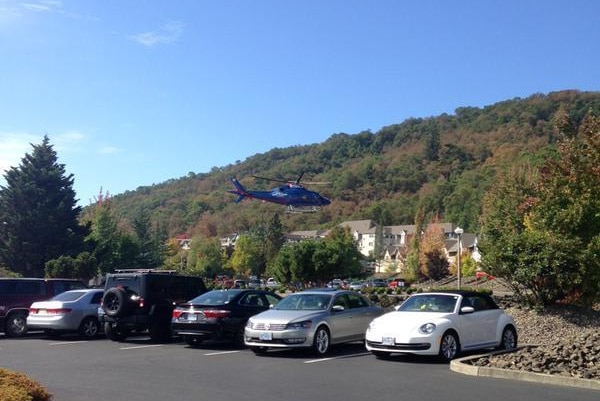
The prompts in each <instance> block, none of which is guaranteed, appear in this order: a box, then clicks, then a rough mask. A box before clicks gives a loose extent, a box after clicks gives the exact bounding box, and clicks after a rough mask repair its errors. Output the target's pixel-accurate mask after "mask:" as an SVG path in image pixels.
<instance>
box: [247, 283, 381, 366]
mask: <svg viewBox="0 0 600 401" xmlns="http://www.w3.org/2000/svg"><path fill="white" fill-rule="evenodd" d="M381 314H383V309H382V308H380V307H378V306H376V305H374V304H372V303H371V301H369V300H368V299H367V298H366V297H364V296H363V295H361V294H358V293H356V292H355V291H344V290H307V291H302V292H298V293H295V294H291V295H288V296H287V297H285V298H284V299H282V300H281V301H280V302H279V303H278V304H277V305H275V307H274V308H272V309H270V310H268V311H265V312H262V313H259V314H258V315H255V316H253V317H251V318H250V319H249V320H248V324H247V325H246V329H245V332H244V342H245V344H246V345H247V346H248V347H249V348H250V349H251V350H252V351H254V352H255V353H256V354H261V353H264V352H266V351H267V350H268V349H269V348H310V349H312V351H313V352H314V353H315V354H316V355H317V356H323V355H325V354H326V353H327V352H328V351H329V348H330V346H331V345H333V344H340V343H344V342H351V341H363V340H364V338H365V331H366V329H367V327H368V326H369V323H370V322H371V320H373V319H374V318H376V317H377V316H380V315H381Z"/></svg>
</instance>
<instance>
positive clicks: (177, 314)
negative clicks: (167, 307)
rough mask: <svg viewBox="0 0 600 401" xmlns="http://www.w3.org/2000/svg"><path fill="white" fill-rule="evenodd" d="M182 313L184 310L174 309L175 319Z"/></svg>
mask: <svg viewBox="0 0 600 401" xmlns="http://www.w3.org/2000/svg"><path fill="white" fill-rule="evenodd" d="M182 313H183V311H181V310H177V309H174V310H173V315H172V317H173V319H178V318H179V316H181V314H182Z"/></svg>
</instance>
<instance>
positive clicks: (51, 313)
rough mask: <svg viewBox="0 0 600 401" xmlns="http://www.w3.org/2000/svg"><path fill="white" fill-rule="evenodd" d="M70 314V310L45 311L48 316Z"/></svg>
mask: <svg viewBox="0 0 600 401" xmlns="http://www.w3.org/2000/svg"><path fill="white" fill-rule="evenodd" d="M69 312H71V309H68V308H61V309H46V313H48V314H49V315H66V314H67V313H69Z"/></svg>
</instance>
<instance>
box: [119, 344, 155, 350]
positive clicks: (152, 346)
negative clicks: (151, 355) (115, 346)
mask: <svg viewBox="0 0 600 401" xmlns="http://www.w3.org/2000/svg"><path fill="white" fill-rule="evenodd" d="M154 347H162V344H153V345H136V346H135V347H121V348H119V349H140V348H154Z"/></svg>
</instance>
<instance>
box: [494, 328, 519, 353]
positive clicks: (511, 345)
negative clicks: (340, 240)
mask: <svg viewBox="0 0 600 401" xmlns="http://www.w3.org/2000/svg"><path fill="white" fill-rule="evenodd" d="M517 340H518V338H517V331H516V330H515V328H514V327H512V326H506V327H505V328H504V330H503V331H502V339H501V340H500V345H499V346H498V349H499V350H503V351H510V350H514V349H515V348H517Z"/></svg>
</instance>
